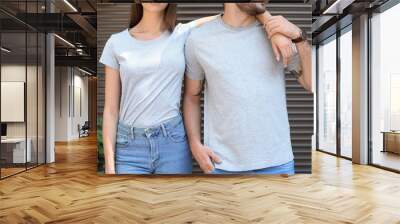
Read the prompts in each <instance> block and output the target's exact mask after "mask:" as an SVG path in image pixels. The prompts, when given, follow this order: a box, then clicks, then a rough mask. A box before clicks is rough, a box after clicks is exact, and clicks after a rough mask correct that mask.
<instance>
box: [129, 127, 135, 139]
mask: <svg viewBox="0 0 400 224" xmlns="http://www.w3.org/2000/svg"><path fill="white" fill-rule="evenodd" d="M130 129H131V137H132V140H134V139H135V128H134V127H133V125H131V127H130Z"/></svg>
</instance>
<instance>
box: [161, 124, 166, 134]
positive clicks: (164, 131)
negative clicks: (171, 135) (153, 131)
mask: <svg viewBox="0 0 400 224" xmlns="http://www.w3.org/2000/svg"><path fill="white" fill-rule="evenodd" d="M161 129H162V132H163V135H164V137H167V129H166V128H165V125H164V124H161Z"/></svg>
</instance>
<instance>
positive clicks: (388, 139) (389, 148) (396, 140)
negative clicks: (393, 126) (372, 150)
mask: <svg viewBox="0 0 400 224" xmlns="http://www.w3.org/2000/svg"><path fill="white" fill-rule="evenodd" d="M382 134H383V150H382V152H392V153H396V154H400V131H383V132H382Z"/></svg>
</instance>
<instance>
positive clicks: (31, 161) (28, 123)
mask: <svg viewBox="0 0 400 224" xmlns="http://www.w3.org/2000/svg"><path fill="white" fill-rule="evenodd" d="M43 6H44V1H1V2H0V7H1V8H2V9H7V11H8V12H13V13H5V12H4V11H0V26H1V27H0V47H1V57H0V66H1V69H0V71H1V73H0V81H1V86H0V90H1V99H0V102H1V105H0V111H1V115H0V118H1V136H2V137H1V144H0V178H5V177H7V176H10V175H13V174H16V173H19V172H22V171H25V170H27V169H29V168H33V167H36V166H37V165H38V164H42V163H44V162H45V92H46V90H45V89H46V88H45V60H46V52H45V44H46V39H45V35H44V34H43V33H40V31H38V30H36V28H34V27H32V26H30V25H28V24H26V23H24V22H22V20H20V19H18V18H23V17H24V16H25V15H26V12H28V13H41V12H43Z"/></svg>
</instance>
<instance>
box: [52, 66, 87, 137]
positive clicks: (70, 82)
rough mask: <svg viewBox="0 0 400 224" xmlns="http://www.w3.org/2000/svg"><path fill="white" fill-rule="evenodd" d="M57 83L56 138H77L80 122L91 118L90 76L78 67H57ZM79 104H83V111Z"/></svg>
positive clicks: (81, 123) (82, 122)
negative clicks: (89, 101)
mask: <svg viewBox="0 0 400 224" xmlns="http://www.w3.org/2000/svg"><path fill="white" fill-rule="evenodd" d="M55 85H56V91H55V120H56V121H55V125H56V126H55V127H56V133H55V140H56V141H70V140H74V139H77V138H79V132H78V124H79V125H83V124H84V122H85V121H87V120H88V118H89V115H88V78H87V77H86V76H83V73H81V72H80V71H79V70H77V69H76V68H71V67H56V83H55ZM79 90H80V91H79ZM79 92H80V93H79ZM79 94H80V95H81V96H80V97H79ZM79 100H81V102H79ZM79 105H81V106H82V108H81V110H82V113H80V110H79Z"/></svg>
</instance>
